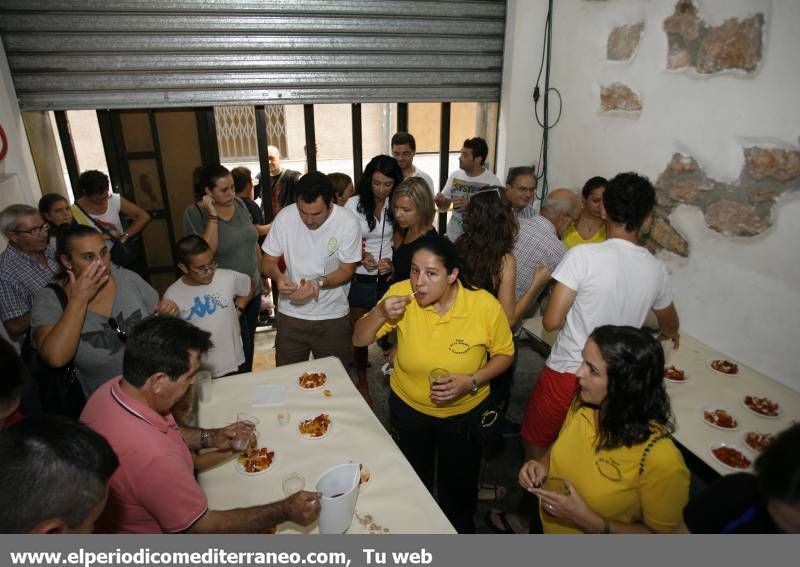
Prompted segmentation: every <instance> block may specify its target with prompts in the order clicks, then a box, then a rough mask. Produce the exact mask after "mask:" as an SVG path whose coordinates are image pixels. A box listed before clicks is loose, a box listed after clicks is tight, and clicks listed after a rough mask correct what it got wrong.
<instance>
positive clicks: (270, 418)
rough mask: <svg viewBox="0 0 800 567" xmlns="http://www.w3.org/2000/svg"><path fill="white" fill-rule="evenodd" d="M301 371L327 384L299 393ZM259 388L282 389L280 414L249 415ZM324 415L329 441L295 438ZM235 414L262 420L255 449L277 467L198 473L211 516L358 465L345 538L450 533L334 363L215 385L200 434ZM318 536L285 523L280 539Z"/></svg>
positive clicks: (258, 410)
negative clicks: (289, 480)
mask: <svg viewBox="0 0 800 567" xmlns="http://www.w3.org/2000/svg"><path fill="white" fill-rule="evenodd" d="M306 371H321V372H325V373H326V374H327V376H328V383H327V384H326V385H325V387H324V388H322V389H319V390H314V391H302V390H300V389H299V388H298V387H297V386H296V381H297V378H298V377H299V376H300V375H301V374H302V373H303V372H306ZM259 384H280V385H283V386H285V388H286V400H285V402H284V403H282V404H281V405H280V406H271V407H252V406H251V400H252V396H253V389H254V387H255V386H257V385H259ZM325 389H328V390H330V392H331V394H332V395H331V396H330V397H327V396H325V395H324V393H323V392H324V390H325ZM282 411H285V412H289V414H290V423H289V424H288V425H283V426H282V425H279V423H278V419H277V416H278V413H279V412H282ZM323 411H324V412H325V413H327V414H329V415H330V416H331V419H332V422H333V425H332V428H331V430H330V431H329V433H328V435H327V436H325V437H323V438H321V439H305V438H303V437H301V436H300V434H299V432H298V429H297V427H298V423H299V421H300V420H301V419H302V418H304V417H314V416H316V415H319V413H321V412H323ZM239 412H245V413H249V414H251V415H254V416H255V417H257V418H258V419H259V420H260V424H259V425H258V428H257V429H258V434H259V446H260V447H264V446H266V447H268V448H269V449H273V450H275V462H274V463H273V464H272V466H271V467H270V468H269V469H268V470H267V471H266V472H265V473H263V474H260V475H257V476H244V475H242V474H241V473H239V472H238V471H237V470H236V468H235V466H234V463H233V462H228V463H224V464H222V465H220V466H219V467H216V468H214V469H211V470H208V471H205V472H203V473H201V474H200V475H199V481H200V485H201V486H202V488H203V490H204V491H205V493H206V494H207V495H208V504H209V508H210V509H212V510H214V509H228V508H236V507H242V506H253V505H256V504H263V503H267V502H273V501H276V500H281V499H283V498H284V493H283V487H282V481H283V479H284V478H285V477H286V476H288V475H290V474H291V473H295V472H296V473H299V474H300V475H302V476H303V477H305V480H306V488H305V489H306V490H314V486H315V484H316V482H317V480H318V479H319V477H320V476H321V475H322V473H324V472H325V471H326V470H328V469H329V468H330V467H332V466H334V465H337V464H340V463H344V462H347V461H349V460H356V461H360V462H363V463H365V464H367V466H368V468H369V469H370V471H371V474H372V477H371V479H370V482H369V484H367V485H365V486H362V487H361V489H360V494H359V497H358V502H357V504H356V514H357V517H356V518H354V520H353V523H352V524H351V526H350V529H349V530H348V533H455V530H454V529H453V527H452V525H451V524H450V522H449V521H448V520H447V518H446V516H445V515H444V513H443V512H442V511H441V509H440V508H439V506H438V505H437V504H436V501H435V500H434V499H433V498H432V497H431V495H430V494H429V493H428V491H427V489H426V488H425V486H424V485H423V484H422V482H421V481H420V480H419V477H418V476H417V474H416V473H415V472H414V470H413V469H412V468H411V465H409V463H408V461H407V460H406V459H405V457H404V456H403V454H402V453H401V452H400V449H399V448H398V447H397V445H396V444H395V443H394V441H393V440H392V438H391V436H389V434H388V433H387V432H386V430H385V429H384V428H383V426H382V425H381V423H380V422H379V421H378V419H377V418H376V417H375V414H373V413H372V411H371V410H370V409H369V407H368V406H367V404H366V403H365V402H364V400H363V398H362V397H361V395H360V394H359V393H358V391H357V390H356V388H355V386H354V385H353V382H352V381H351V379H350V377H349V376H348V375H347V372H346V371H345V369H344V368H343V367H342V365H341V363H340V362H339V360H338V359H336V358H324V359H321V360H314V361H309V362H306V363H302V364H293V365H289V366H282V367H279V368H275V369H272V370H267V371H262V372H253V373H250V374H242V375H239V376H229V377H226V378H221V379H217V380H214V382H213V386H212V399H211V401H210V402H208V403H201V404H200V407H199V412H198V421H199V424H200V426H201V427H205V428H212V427H221V426H224V425H226V424H228V423H231V422H232V421H234V417H235V415H236V413H239ZM385 530H388V532H386V531H385ZM317 531H318V530H317V525H316V523H314V524H312V525H311V526H309V527H305V528H304V527H302V526H299V525H296V524H291V523H284V524H281V526H279V528H278V532H279V533H284V532H303V533H306V532H314V533H316V532H317Z"/></svg>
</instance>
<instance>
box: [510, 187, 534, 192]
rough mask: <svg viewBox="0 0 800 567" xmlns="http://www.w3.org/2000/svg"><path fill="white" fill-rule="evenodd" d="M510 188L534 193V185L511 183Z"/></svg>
mask: <svg viewBox="0 0 800 567" xmlns="http://www.w3.org/2000/svg"><path fill="white" fill-rule="evenodd" d="M511 188H512V189H516V190H517V191H519V192H520V193H530V194H534V193H536V187H535V186H534V187H525V186H524V185H512V186H511Z"/></svg>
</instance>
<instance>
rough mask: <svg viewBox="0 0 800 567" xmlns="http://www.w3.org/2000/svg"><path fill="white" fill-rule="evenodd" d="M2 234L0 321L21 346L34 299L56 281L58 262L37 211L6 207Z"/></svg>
mask: <svg viewBox="0 0 800 567" xmlns="http://www.w3.org/2000/svg"><path fill="white" fill-rule="evenodd" d="M0 232H2V233H3V234H4V235H5V237H6V238H7V239H8V246H7V247H6V249H5V250H4V251H3V252H2V253H0V319H2V321H3V324H4V325H5V327H6V330H7V331H8V334H9V335H10V336H11V338H12V339H14V340H17V341H20V342H21V338H22V337H23V336H24V335H25V334H26V333H27V332H28V329H30V326H31V307H33V298H34V296H35V295H36V294H37V293H38V292H39V290H40V289H42V288H43V287H44V286H46V285H47V284H48V283H49V282H50V280H51V279H53V275H54V274H55V273H56V272H57V271H58V262H57V261H56V253H55V247H54V246H49V245H48V242H47V239H48V234H47V223H46V222H44V220H43V219H42V216H41V215H40V214H39V211H38V210H37V209H34V208H33V207H29V206H28V205H10V206H8V207H6V208H5V209H3V211H2V212H0Z"/></svg>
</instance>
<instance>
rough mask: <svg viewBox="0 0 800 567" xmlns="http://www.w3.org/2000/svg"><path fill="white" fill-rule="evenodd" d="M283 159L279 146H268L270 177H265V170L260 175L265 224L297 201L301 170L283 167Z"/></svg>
mask: <svg viewBox="0 0 800 567" xmlns="http://www.w3.org/2000/svg"><path fill="white" fill-rule="evenodd" d="M281 159H282V158H281V151H280V150H279V149H278V148H276V147H275V146H267V161H268V162H269V177H268V178H265V177H264V175H263V172H262V174H261V175H260V176H259V178H260V179H261V182H260V183H259V188H260V191H261V208H262V209H263V210H264V223H265V224H270V223H271V222H272V221H273V219H274V218H275V215H277V214H278V212H280V210H281V209H282V208H283V207H286V206H288V205H293V204H294V202H295V186H296V185H297V182H298V181H299V179H300V172H299V171H294V170H293V169H283V167H282V166H281ZM266 179H269V181H267V180H266Z"/></svg>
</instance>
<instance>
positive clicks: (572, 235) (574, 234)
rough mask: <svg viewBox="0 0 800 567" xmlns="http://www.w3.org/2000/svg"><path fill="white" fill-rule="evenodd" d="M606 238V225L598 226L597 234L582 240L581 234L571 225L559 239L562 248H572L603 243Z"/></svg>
mask: <svg viewBox="0 0 800 567" xmlns="http://www.w3.org/2000/svg"><path fill="white" fill-rule="evenodd" d="M606 240H607V238H606V225H605V224H602V225H600V228H599V229H598V231H597V232H595V233H594V234H593V235H592V237H591V238H588V239H584V238H583V237H582V236H581V233H580V232H578V230H577V229H576V228H575V225H574V224H571V225H570V226H569V228H568V229H567V230H566V231H565V232H564V235H563V236H562V237H561V242H563V243H564V246H566V247H567V248H572V247H573V246H577V245H578V244H596V243H598V242H605V241H606Z"/></svg>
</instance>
